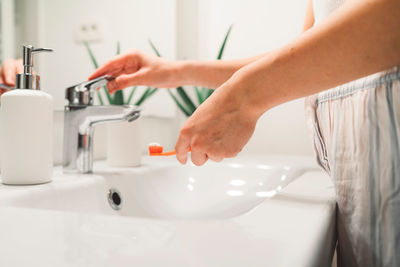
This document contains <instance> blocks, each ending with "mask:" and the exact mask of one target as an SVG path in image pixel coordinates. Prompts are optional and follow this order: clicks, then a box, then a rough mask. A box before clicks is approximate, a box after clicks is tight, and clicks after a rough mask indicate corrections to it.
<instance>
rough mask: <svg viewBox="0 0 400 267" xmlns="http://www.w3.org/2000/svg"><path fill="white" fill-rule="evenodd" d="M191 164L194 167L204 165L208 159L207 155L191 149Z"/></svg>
mask: <svg viewBox="0 0 400 267" xmlns="http://www.w3.org/2000/svg"><path fill="white" fill-rule="evenodd" d="M190 157H191V159H192V162H193V164H194V165H196V166H201V165H203V164H204V163H206V161H207V159H208V157H207V154H206V153H204V152H203V151H200V150H197V149H193V150H192V152H191V155H190Z"/></svg>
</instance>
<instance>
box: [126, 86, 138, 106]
mask: <svg viewBox="0 0 400 267" xmlns="http://www.w3.org/2000/svg"><path fill="white" fill-rule="evenodd" d="M136 89H137V86H134V87H132V89H131V92H130V93H129V96H128V100H127V101H126V104H127V105H129V104H130V103H131V101H132V97H133V94H134V93H135V91H136Z"/></svg>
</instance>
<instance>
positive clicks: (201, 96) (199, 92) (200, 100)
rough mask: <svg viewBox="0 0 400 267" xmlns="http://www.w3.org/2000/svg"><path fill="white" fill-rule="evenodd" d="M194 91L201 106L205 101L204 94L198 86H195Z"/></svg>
mask: <svg viewBox="0 0 400 267" xmlns="http://www.w3.org/2000/svg"><path fill="white" fill-rule="evenodd" d="M194 90H195V91H196V95H197V101H198V102H199V105H201V103H203V101H204V94H203V92H202V90H201V89H199V88H198V87H197V86H194Z"/></svg>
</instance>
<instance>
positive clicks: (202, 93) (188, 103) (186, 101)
mask: <svg viewBox="0 0 400 267" xmlns="http://www.w3.org/2000/svg"><path fill="white" fill-rule="evenodd" d="M232 26H233V25H231V26H230V27H229V29H228V31H227V32H226V34H225V38H224V40H223V42H222V45H221V47H220V49H219V52H218V56H217V60H220V59H221V58H222V55H223V53H224V50H225V45H226V42H227V40H228V37H229V34H230V33H231V30H232ZM149 43H150V46H151V48H152V49H153V51H154V53H155V54H156V55H157V56H159V57H161V54H160V52H159V51H158V49H157V48H156V47H155V45H154V44H153V42H152V41H151V40H149ZM193 88H194V90H195V91H196V96H197V102H198V105H196V104H195V103H194V102H193V101H192V99H191V98H190V97H189V95H188V94H187V92H186V91H185V89H184V88H183V87H182V86H178V87H177V88H176V95H175V94H174V93H173V92H171V90H167V92H168V94H169V95H170V96H171V97H172V99H173V100H174V102H175V103H176V105H177V106H178V107H179V109H180V110H181V111H182V112H183V113H184V114H185V115H186V116H187V117H189V116H190V115H192V114H193V112H194V111H195V110H196V109H197V107H198V106H199V105H201V104H202V103H203V102H204V101H205V100H206V99H207V98H208V97H209V96H210V95H211V94H212V93H213V92H214V90H213V89H209V88H204V87H202V88H199V87H197V86H193Z"/></svg>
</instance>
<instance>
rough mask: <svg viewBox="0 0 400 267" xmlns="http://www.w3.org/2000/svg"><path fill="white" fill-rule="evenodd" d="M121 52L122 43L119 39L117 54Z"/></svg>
mask: <svg viewBox="0 0 400 267" xmlns="http://www.w3.org/2000/svg"><path fill="white" fill-rule="evenodd" d="M120 53H121V43H120V42H119V41H117V52H116V54H117V55H119V54H120Z"/></svg>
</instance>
